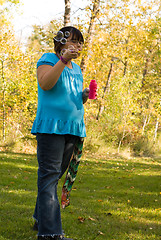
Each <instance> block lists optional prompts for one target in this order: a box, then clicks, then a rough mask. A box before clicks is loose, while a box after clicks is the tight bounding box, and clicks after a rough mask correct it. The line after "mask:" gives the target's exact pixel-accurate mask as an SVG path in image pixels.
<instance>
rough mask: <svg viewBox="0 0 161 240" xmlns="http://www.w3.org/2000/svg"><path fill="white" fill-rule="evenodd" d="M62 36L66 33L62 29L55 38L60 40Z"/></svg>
mask: <svg viewBox="0 0 161 240" xmlns="http://www.w3.org/2000/svg"><path fill="white" fill-rule="evenodd" d="M62 38H64V34H63V32H62V31H58V32H57V34H56V36H55V37H54V40H55V41H57V42H59V41H60V40H61V39H62Z"/></svg>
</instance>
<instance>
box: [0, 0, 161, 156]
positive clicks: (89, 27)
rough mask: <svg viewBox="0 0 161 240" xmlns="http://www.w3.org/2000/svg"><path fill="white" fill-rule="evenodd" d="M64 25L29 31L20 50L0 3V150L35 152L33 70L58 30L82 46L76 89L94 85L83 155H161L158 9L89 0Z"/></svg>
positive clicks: (135, 1)
mask: <svg viewBox="0 0 161 240" xmlns="http://www.w3.org/2000/svg"><path fill="white" fill-rule="evenodd" d="M88 3H89V4H88V5H87V7H86V8H85V9H82V10H81V11H79V14H78V15H77V16H76V17H75V18H73V19H72V20H71V17H70V15H71V11H70V10H71V9H70V4H71V3H70V1H67V0H66V1H65V8H64V15H62V17H60V18H59V19H54V18H53V20H52V21H51V22H49V23H48V24H47V25H41V26H39V25H34V26H33V31H32V34H31V35H30V36H29V38H28V41H27V44H26V46H25V48H24V46H23V47H22V45H21V44H20V43H19V41H18V40H17V39H16V36H15V33H14V30H13V26H12V23H11V20H10V19H11V18H12V16H11V8H13V7H16V6H18V4H19V1H18V0H15V1H14V0H10V1H9V0H0V7H1V10H0V150H1V151H4V150H13V151H16V152H20V151H22V152H26V153H34V152H35V146H36V144H35V137H34V136H32V135H31V133H30V131H31V127H32V123H33V120H34V118H35V115H36V106H37V79H36V62H37V60H38V59H39V58H40V57H41V55H42V54H43V53H44V52H53V40H52V39H53V35H54V33H55V32H57V31H58V30H59V28H60V27H62V26H64V25H73V26H76V27H77V28H79V29H80V30H81V31H82V32H83V35H84V38H85V45H84V49H83V52H82V55H81V57H80V58H79V59H78V60H77V63H78V64H80V66H81V68H82V71H83V75H84V87H88V86H89V83H90V80H91V79H96V81H97V84H98V92H97V94H98V96H97V100H89V101H88V102H87V103H86V104H85V122H86V129H87V138H86V141H85V151H86V152H88V151H90V152H97V153H98V154H111V153H120V154H128V155H140V156H143V155H144V156H150V155H153V154H155V155H158V154H160V153H161V141H160V140H161V125H160V122H161V96H160V93H161V17H160V16H161V2H160V1H159V0H148V1H145V0H122V1H116V0H109V1H107V0H104V1H103V0H91V1H89V2H88Z"/></svg>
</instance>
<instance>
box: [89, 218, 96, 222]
mask: <svg viewBox="0 0 161 240" xmlns="http://www.w3.org/2000/svg"><path fill="white" fill-rule="evenodd" d="M88 219H89V220H91V221H96V219H94V218H91V217H89V218H88Z"/></svg>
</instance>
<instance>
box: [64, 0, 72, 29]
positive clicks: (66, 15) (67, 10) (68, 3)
mask: <svg viewBox="0 0 161 240" xmlns="http://www.w3.org/2000/svg"><path fill="white" fill-rule="evenodd" d="M70 13H71V1H70V0H65V12H64V27H66V26H69V25H70Z"/></svg>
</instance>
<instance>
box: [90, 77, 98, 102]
mask: <svg viewBox="0 0 161 240" xmlns="http://www.w3.org/2000/svg"><path fill="white" fill-rule="evenodd" d="M96 92H97V82H96V80H94V79H92V80H91V82H90V84H89V99H97V93H96Z"/></svg>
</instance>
